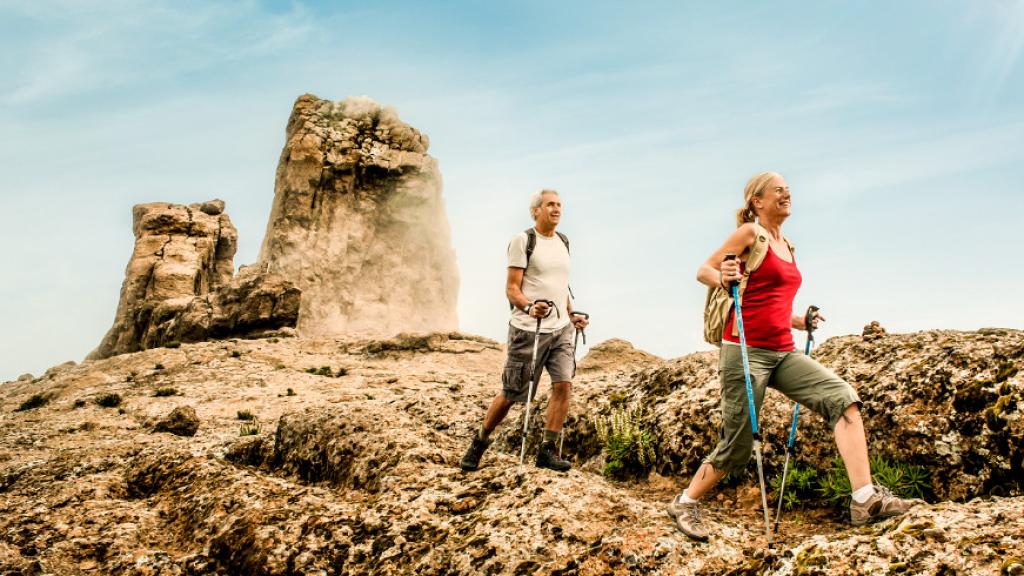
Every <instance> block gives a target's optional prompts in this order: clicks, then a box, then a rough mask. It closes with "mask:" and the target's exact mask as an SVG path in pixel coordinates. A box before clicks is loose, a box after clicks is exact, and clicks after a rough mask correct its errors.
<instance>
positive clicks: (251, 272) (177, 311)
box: [89, 200, 299, 359]
mask: <svg viewBox="0 0 1024 576" xmlns="http://www.w3.org/2000/svg"><path fill="white" fill-rule="evenodd" d="M132 213H133V226H132V227H133V230H134V232H135V250H134V251H133V253H132V257H131V260H129V262H128V267H127V269H126V270H125V279H124V284H122V285H121V299H120V301H119V302H118V306H117V314H116V316H115V318H114V325H113V326H112V327H111V328H110V330H109V331H108V332H107V334H106V336H105V337H104V338H103V341H102V342H101V343H100V345H99V346H98V347H97V348H96V350H94V351H93V352H92V353H91V354H90V355H89V358H94V359H95V358H106V357H108V356H114V355H116V354H124V353H127V352H136V351H139V350H144V349H146V348H153V347H155V346H162V345H164V344H166V343H167V342H170V341H172V340H177V341H180V342H195V341H200V340H205V339H207V338H223V337H227V336H243V335H247V334H250V333H253V332H257V331H260V330H267V329H275V328H280V327H290V326H294V325H295V322H296V319H297V317H298V309H299V291H298V289H296V288H295V286H294V285H293V284H292V283H290V282H288V281H286V280H285V279H284V278H281V277H280V276H279V275H276V274H261V273H259V270H258V269H256V268H251V269H243V270H242V271H241V272H240V273H239V275H238V276H237V277H234V278H232V275H233V274H234V256H235V250H236V248H237V242H238V233H237V231H236V230H235V227H234V226H233V225H232V224H231V220H230V219H229V218H228V215H227V214H225V213H224V202H222V201H220V200H213V201H210V202H204V203H202V204H192V205H190V206H183V205H180V204H168V203H165V202H154V203H150V204H139V205H137V206H135V207H134V208H133V211H132Z"/></svg>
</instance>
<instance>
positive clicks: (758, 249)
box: [743, 222, 768, 276]
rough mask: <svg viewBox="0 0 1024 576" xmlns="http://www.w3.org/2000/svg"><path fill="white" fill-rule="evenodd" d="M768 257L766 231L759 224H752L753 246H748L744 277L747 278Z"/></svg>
mask: <svg viewBox="0 0 1024 576" xmlns="http://www.w3.org/2000/svg"><path fill="white" fill-rule="evenodd" d="M767 255H768V231H767V230H765V229H764V228H762V227H761V225H760V224H758V223H756V222H755V223H754V244H753V245H751V246H750V256H749V257H747V265H746V270H745V271H744V273H743V274H744V276H749V275H750V274H751V273H752V272H753V271H755V270H757V269H758V268H760V267H761V263H763V262H764V257H765V256H767Z"/></svg>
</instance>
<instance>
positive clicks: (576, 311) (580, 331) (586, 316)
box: [569, 310, 590, 349]
mask: <svg viewBox="0 0 1024 576" xmlns="http://www.w3.org/2000/svg"><path fill="white" fill-rule="evenodd" d="M569 316H583V317H584V318H586V319H587V320H590V314H587V313H586V312H583V311H582V310H573V311H572V313H571V314H569ZM576 331H577V332H579V333H580V334H583V345H584V346H586V345H587V333H586V331H584V330H579V329H577V330H576ZM575 348H576V345H575V344H574V345H573V349H575Z"/></svg>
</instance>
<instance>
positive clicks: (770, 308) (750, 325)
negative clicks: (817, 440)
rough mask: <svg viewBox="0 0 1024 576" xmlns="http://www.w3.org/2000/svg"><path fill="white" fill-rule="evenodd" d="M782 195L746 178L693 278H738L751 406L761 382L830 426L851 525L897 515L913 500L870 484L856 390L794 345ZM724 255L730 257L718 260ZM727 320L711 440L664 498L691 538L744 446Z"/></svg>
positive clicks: (742, 390)
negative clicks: (729, 229)
mask: <svg viewBox="0 0 1024 576" xmlns="http://www.w3.org/2000/svg"><path fill="white" fill-rule="evenodd" d="M791 202H792V196H791V195H790V191H789V186H788V185H787V184H786V180H785V179H784V178H783V177H782V176H781V175H780V174H778V173H776V172H762V173H760V174H757V175H756V176H754V177H753V178H751V179H750V181H749V182H747V185H746V187H745V189H744V191H743V208H740V210H739V211H738V212H737V215H736V226H737V227H736V231H735V232H733V233H732V234H731V235H730V236H729V237H728V238H727V239H726V240H725V243H724V244H722V246H721V247H720V248H719V249H718V250H716V251H715V252H714V253H713V254H711V256H710V257H708V259H707V260H706V261H705V262H704V263H703V264H701V266H700V268H699V269H698V270H697V281H699V282H700V283H702V284H704V285H706V286H709V287H712V288H713V287H717V286H721V287H723V288H726V289H728V287H729V286H730V285H731V284H732V283H734V282H737V283H742V284H741V286H742V287H743V291H742V293H741V296H740V298H741V304H742V311H743V318H742V320H743V323H742V324H743V330H744V336H745V339H746V345H747V357H748V364H749V367H750V383H751V387H752V390H753V395H754V403H755V405H756V408H755V411H756V413H758V414H760V411H761V403H762V401H763V400H764V394H765V390H766V388H767V387H772V388H775V389H776V390H778V391H779V392H782V393H783V394H785V395H786V396H787V397H789V398H790V399H791V400H793V401H794V402H798V403H800V404H801V405H804V406H806V407H808V408H810V409H811V410H813V411H815V412H817V413H818V414H821V415H822V416H824V417H825V419H827V420H828V423H829V426H830V427H831V428H832V429H833V430H834V431H835V438H836V445H837V447H838V448H839V454H840V456H842V458H843V463H844V464H845V465H846V471H847V474H848V475H849V477H850V486H851V487H852V489H853V497H852V500H851V503H850V517H851V521H852V522H853V524H854V525H855V526H860V525H862V524H864V523H866V522H871V521H875V520H879V519H881V518H887V517H891V516H898V515H900V514H903V513H904V512H906V511H907V510H909V509H910V507H911V506H913V505H915V504H917V503H919V502H920V501H919V500H905V499H901V498H898V497H896V496H894V495H893V494H892V493H891V492H889V490H888V489H886V488H885V487H884V486H879V485H874V484H872V481H871V469H870V467H869V464H868V449H867V439H866V437H865V433H864V423H863V421H862V420H861V416H860V405H861V401H860V398H859V397H858V396H857V392H856V391H855V390H854V389H853V387H852V386H850V385H849V384H848V383H846V382H845V381H843V380H842V379H841V378H839V377H838V376H836V375H835V374H834V373H832V371H830V370H828V369H827V368H825V367H824V366H822V365H821V364H819V363H818V362H816V361H815V360H813V359H812V358H810V357H809V356H805V355H804V354H802V353H800V352H798V351H796V349H795V348H796V347H795V345H794V342H793V334H792V330H804V329H806V328H807V326H806V323H805V316H803V315H799V314H793V300H794V298H795V296H796V292H797V289H799V288H800V283H801V281H802V277H801V275H800V271H799V270H798V269H797V265H796V259H795V258H794V255H793V247H792V245H791V244H790V243H789V240H788V239H786V238H785V237H784V236H783V235H782V224H783V222H785V221H786V219H787V218H789V216H790V214H791V211H792V206H791ZM755 242H766V243H767V253H766V254H765V256H764V259H763V260H762V261H761V262H760V264H759V265H757V266H756V270H754V271H753V272H751V273H749V274H747V273H746V267H745V264H746V261H747V259H748V257H749V256H750V254H751V250H752V248H753V247H754V245H755ZM727 254H736V255H738V256H739V258H738V259H731V260H726V255H727ZM811 318H812V328H815V327H817V324H818V322H819V321H823V320H824V318H823V317H822V316H821V315H820V314H817V313H815V314H814V315H813V316H811ZM735 324H736V318H735V314H733V313H730V317H729V319H728V321H727V323H726V326H725V329H724V331H723V333H722V348H721V353H720V356H719V379H720V382H721V386H722V402H721V408H722V427H721V429H720V432H719V441H718V445H717V446H715V449H714V450H713V451H712V452H711V454H710V455H708V456H707V457H706V458H705V459H704V462H703V463H702V464H701V466H700V468H699V469H698V470H697V473H696V474H695V475H694V477H693V479H692V480H691V481H690V484H689V486H688V487H687V488H686V489H685V490H684V491H683V492H681V493H680V494H679V495H678V496H677V497H676V498H675V499H673V500H672V502H670V503H669V504H668V513H669V515H671V516H672V517H673V518H674V519H675V522H676V525H677V526H678V527H679V529H680V530H681V531H682V532H683V533H685V534H686V535H687V536H690V537H691V538H694V539H697V540H705V539H707V537H708V530H707V528H706V527H705V526H704V522H703V519H702V518H701V513H700V499H701V497H702V496H704V494H706V493H707V492H708V491H709V490H710V489H711V488H713V487H714V486H715V484H717V483H718V481H719V480H721V479H722V478H723V477H724V476H725V475H726V474H728V473H729V472H739V471H741V470H743V469H744V468H745V467H746V465H747V463H748V462H749V461H750V456H751V450H752V449H753V440H754V438H753V431H752V429H751V422H750V414H749V412H750V410H749V408H748V400H747V391H746V384H745V376H744V370H743V364H742V354H741V350H740V338H739V333H738V330H737V327H736V326H734V325H735Z"/></svg>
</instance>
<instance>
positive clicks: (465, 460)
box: [459, 435, 491, 472]
mask: <svg viewBox="0 0 1024 576" xmlns="http://www.w3.org/2000/svg"><path fill="white" fill-rule="evenodd" d="M490 445H491V441H490V440H481V439H480V437H479V436H476V435H474V436H473V443H472V444H470V445H469V449H468V450H466V455H465V456H463V457H462V461H461V462H459V467H460V468H462V470H463V472H473V471H475V470H476V469H477V467H479V466H480V457H481V456H483V455H484V452H485V451H486V450H487V447H488V446H490Z"/></svg>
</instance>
